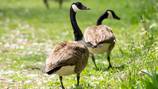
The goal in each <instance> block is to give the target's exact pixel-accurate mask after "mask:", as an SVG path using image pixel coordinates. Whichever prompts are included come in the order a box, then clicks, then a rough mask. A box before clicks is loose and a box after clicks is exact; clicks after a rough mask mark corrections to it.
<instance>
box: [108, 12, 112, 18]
mask: <svg viewBox="0 0 158 89" xmlns="http://www.w3.org/2000/svg"><path fill="white" fill-rule="evenodd" d="M108 18H110V19H112V18H113V16H112V13H111V12H110V11H108Z"/></svg>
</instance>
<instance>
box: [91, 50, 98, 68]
mask: <svg viewBox="0 0 158 89" xmlns="http://www.w3.org/2000/svg"><path fill="white" fill-rule="evenodd" d="M91 56H92V61H93V63H94V65H95V68H96V69H98V67H97V65H96V62H95V57H94V54H92V53H91Z"/></svg>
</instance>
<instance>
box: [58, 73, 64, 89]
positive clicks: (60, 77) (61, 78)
mask: <svg viewBox="0 0 158 89" xmlns="http://www.w3.org/2000/svg"><path fill="white" fill-rule="evenodd" d="M59 79H60V84H61V88H62V89H65V88H64V85H63V81H62V80H63V77H62V76H59Z"/></svg>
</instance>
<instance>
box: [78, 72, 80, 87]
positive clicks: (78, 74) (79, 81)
mask: <svg viewBox="0 0 158 89" xmlns="http://www.w3.org/2000/svg"><path fill="white" fill-rule="evenodd" d="M79 83H80V74H79V73H78V74H77V86H79Z"/></svg>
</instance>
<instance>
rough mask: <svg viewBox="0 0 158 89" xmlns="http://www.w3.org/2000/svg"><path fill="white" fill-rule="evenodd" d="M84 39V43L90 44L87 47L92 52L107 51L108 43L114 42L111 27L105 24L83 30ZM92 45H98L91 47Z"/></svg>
mask: <svg viewBox="0 0 158 89" xmlns="http://www.w3.org/2000/svg"><path fill="white" fill-rule="evenodd" d="M84 39H85V42H86V43H90V44H91V47H89V48H90V51H91V52H92V53H94V52H95V53H102V52H105V51H108V50H109V46H110V44H112V43H115V36H114V34H113V32H112V29H111V28H110V27H108V26H106V25H99V26H91V27H88V28H87V29H86V30H85V33H84ZM108 44H109V46H108ZM93 46H94V47H95V46H98V48H97V47H96V48H93ZM106 46H107V47H106ZM103 48H104V49H103Z"/></svg>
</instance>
